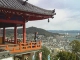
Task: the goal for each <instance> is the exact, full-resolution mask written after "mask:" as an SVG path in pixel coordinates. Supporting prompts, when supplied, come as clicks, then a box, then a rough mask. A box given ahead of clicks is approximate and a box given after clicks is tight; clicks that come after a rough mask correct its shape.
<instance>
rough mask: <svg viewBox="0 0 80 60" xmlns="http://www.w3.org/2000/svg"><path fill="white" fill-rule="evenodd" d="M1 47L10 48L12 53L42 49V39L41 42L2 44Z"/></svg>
mask: <svg viewBox="0 0 80 60" xmlns="http://www.w3.org/2000/svg"><path fill="white" fill-rule="evenodd" d="M0 47H5V49H6V50H9V51H10V52H11V53H16V52H24V51H29V50H37V49H41V41H39V42H27V43H22V42H21V43H19V44H7V45H0Z"/></svg>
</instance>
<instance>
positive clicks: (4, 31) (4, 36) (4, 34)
mask: <svg viewBox="0 0 80 60" xmlns="http://www.w3.org/2000/svg"><path fill="white" fill-rule="evenodd" d="M5 38H6V30H5V27H4V28H3V42H2V43H3V44H5Z"/></svg>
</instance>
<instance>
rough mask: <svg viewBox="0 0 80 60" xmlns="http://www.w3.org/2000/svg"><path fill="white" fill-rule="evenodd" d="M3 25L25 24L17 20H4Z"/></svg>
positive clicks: (2, 20) (1, 20) (0, 20)
mask: <svg viewBox="0 0 80 60" xmlns="http://www.w3.org/2000/svg"><path fill="white" fill-rule="evenodd" d="M0 22H1V23H13V24H23V22H22V21H17V20H4V19H0Z"/></svg>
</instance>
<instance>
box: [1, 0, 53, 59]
mask: <svg viewBox="0 0 80 60" xmlns="http://www.w3.org/2000/svg"><path fill="white" fill-rule="evenodd" d="M54 15H55V9H54V10H46V9H43V8H40V7H37V6H34V5H32V4H30V3H28V1H27V0H25V1H24V0H0V29H2V30H3V33H2V36H0V60H28V59H29V60H32V59H31V58H32V56H33V55H34V53H35V52H37V51H39V50H40V49H41V41H40V40H39V41H37V42H34V41H30V42H29V41H28V42H27V41H26V38H27V37H26V25H25V24H26V23H27V22H28V21H36V20H44V19H49V18H53V17H54ZM20 26H22V29H23V30H22V32H23V39H22V42H18V39H17V27H20ZM8 27H14V40H9V39H6V28H8ZM27 58H28V59H27Z"/></svg>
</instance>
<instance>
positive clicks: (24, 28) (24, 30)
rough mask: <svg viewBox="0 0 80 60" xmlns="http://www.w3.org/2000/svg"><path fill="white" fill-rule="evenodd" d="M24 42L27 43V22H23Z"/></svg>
mask: <svg viewBox="0 0 80 60" xmlns="http://www.w3.org/2000/svg"><path fill="white" fill-rule="evenodd" d="M23 43H26V22H25V21H24V24H23Z"/></svg>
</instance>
